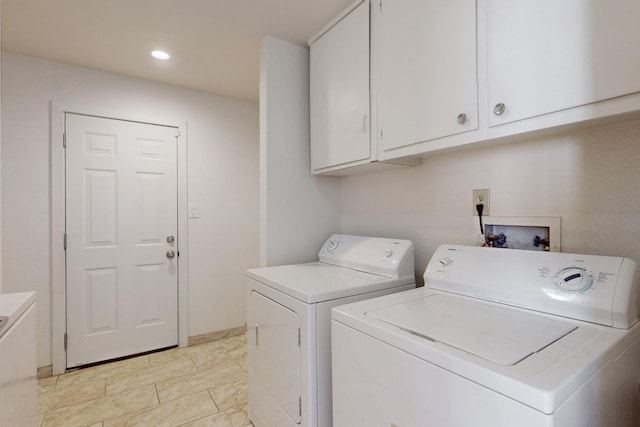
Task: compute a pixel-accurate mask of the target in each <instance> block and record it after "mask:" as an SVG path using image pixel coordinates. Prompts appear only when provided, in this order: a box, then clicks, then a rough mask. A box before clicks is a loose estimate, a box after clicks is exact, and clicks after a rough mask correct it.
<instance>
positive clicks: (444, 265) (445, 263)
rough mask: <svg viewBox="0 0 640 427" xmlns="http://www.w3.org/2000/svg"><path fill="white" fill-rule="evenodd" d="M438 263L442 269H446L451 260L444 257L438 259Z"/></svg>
mask: <svg viewBox="0 0 640 427" xmlns="http://www.w3.org/2000/svg"><path fill="white" fill-rule="evenodd" d="M438 261H439V262H440V265H441V266H443V267H446V266H448V265H449V264H451V258H446V257H445V258H440V259H439V260H438Z"/></svg>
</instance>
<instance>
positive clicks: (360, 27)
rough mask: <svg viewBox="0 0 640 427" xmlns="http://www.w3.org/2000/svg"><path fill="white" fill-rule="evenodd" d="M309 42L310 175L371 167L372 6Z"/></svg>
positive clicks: (342, 18)
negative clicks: (370, 79) (357, 165)
mask: <svg viewBox="0 0 640 427" xmlns="http://www.w3.org/2000/svg"><path fill="white" fill-rule="evenodd" d="M354 6H355V8H351V9H349V10H348V11H346V12H345V13H344V14H343V15H341V16H340V17H338V18H337V19H336V20H334V22H333V23H332V24H330V25H329V26H328V28H327V29H326V30H325V31H324V32H322V33H321V34H320V35H319V36H316V38H315V39H312V40H311V41H310V50H311V52H310V98H311V100H310V102H311V105H310V114H311V116H310V126H311V169H312V172H316V173H317V172H322V170H323V169H326V168H332V167H336V166H338V165H342V167H346V166H352V165H354V164H358V163H365V162H369V161H370V159H371V142H370V116H369V112H370V107H369V106H370V99H369V98H370V95H369V1H364V2H360V3H359V4H357V3H356V4H354Z"/></svg>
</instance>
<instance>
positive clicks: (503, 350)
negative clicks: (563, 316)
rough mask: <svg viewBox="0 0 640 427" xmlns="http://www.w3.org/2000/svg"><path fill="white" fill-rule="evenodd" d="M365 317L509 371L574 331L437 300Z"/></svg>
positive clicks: (487, 307)
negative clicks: (506, 368)
mask: <svg viewBox="0 0 640 427" xmlns="http://www.w3.org/2000/svg"><path fill="white" fill-rule="evenodd" d="M366 315H367V316H370V317H373V318H375V319H378V320H381V321H383V322H386V323H389V324H391V325H394V326H396V327H398V328H401V329H402V330H405V331H407V332H409V333H412V334H414V335H417V336H419V337H422V338H425V339H428V340H430V341H434V342H437V343H441V344H444V345H447V346H449V347H453V348H456V349H458V350H462V351H464V352H467V353H470V354H473V355H475V356H478V357H481V358H483V359H486V360H489V361H492V362H494V363H498V364H500V365H506V366H510V365H515V364H517V363H518V362H520V361H522V360H524V359H526V358H527V357H529V356H530V355H532V354H534V353H536V352H538V351H540V350H542V349H544V348H545V347H547V346H549V345H550V344H552V343H554V342H555V341H557V340H559V339H560V338H562V337H563V336H565V335H567V334H569V333H571V332H572V331H573V330H575V329H577V326H575V325H572V324H570V323H566V322H561V321H557V320H553V319H549V318H547V317H543V316H540V315H536V314H529V313H525V312H522V311H518V310H515V309H510V308H506V307H504V308H503V307H500V306H496V305H494V304H490V303H485V302H474V301H469V300H465V299H462V298H457V297H450V296H446V295H441V294H435V295H429V296H425V297H424V298H419V299H416V300H412V301H408V302H403V303H398V304H394V305H390V306H386V307H383V308H379V309H375V310H371V311H369V312H367V313H366Z"/></svg>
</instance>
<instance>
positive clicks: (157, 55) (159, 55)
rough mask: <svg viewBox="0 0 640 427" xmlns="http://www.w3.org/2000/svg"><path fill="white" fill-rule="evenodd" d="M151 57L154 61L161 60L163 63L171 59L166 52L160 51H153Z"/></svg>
mask: <svg viewBox="0 0 640 427" xmlns="http://www.w3.org/2000/svg"><path fill="white" fill-rule="evenodd" d="M151 56H153V57H154V58H156V59H161V60H163V61H166V60H167V59H169V58H171V56H170V55H169V54H168V53H167V52H164V51H162V50H154V51H153V52H151Z"/></svg>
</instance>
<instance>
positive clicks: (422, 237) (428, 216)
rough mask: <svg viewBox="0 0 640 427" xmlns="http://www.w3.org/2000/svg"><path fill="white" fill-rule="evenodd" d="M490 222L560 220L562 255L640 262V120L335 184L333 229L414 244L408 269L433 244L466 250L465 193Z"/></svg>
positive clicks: (444, 156)
mask: <svg viewBox="0 0 640 427" xmlns="http://www.w3.org/2000/svg"><path fill="white" fill-rule="evenodd" d="M474 188H489V189H490V190H491V197H490V202H491V215H492V216H560V217H562V250H563V251H564V252H577V253H590V254H601V255H616V256H626V257H630V258H632V259H634V260H635V261H636V262H639V263H640V121H637V120H636V121H630V122H627V123H622V124H613V125H606V126H599V127H594V128H590V129H584V130H579V131H571V132H567V133H564V134H559V135H556V136H551V137H537V138H536V137H531V138H528V139H527V140H524V141H520V142H511V143H506V144H502V145H495V146H485V147H480V148H467V149H464V150H461V151H457V152H450V153H440V154H437V155H433V156H431V157H429V158H427V159H425V161H424V163H423V164H422V165H421V166H418V167H414V168H407V169H401V170H394V171H386V172H379V173H372V174H367V175H359V176H351V177H346V178H343V180H342V182H341V199H340V200H341V215H342V217H341V221H342V222H341V230H342V232H345V233H361V234H372V235H382V236H392V237H398V238H407V239H411V240H413V242H414V243H415V245H416V272H417V274H418V275H419V276H421V275H422V274H423V273H424V269H425V267H426V264H427V261H428V259H429V257H430V256H431V255H432V253H433V251H434V250H435V248H436V247H437V246H438V245H439V244H441V243H456V244H474V243H475V237H476V235H477V234H478V232H479V226H478V221H477V217H472V216H471V191H472V189H474Z"/></svg>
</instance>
